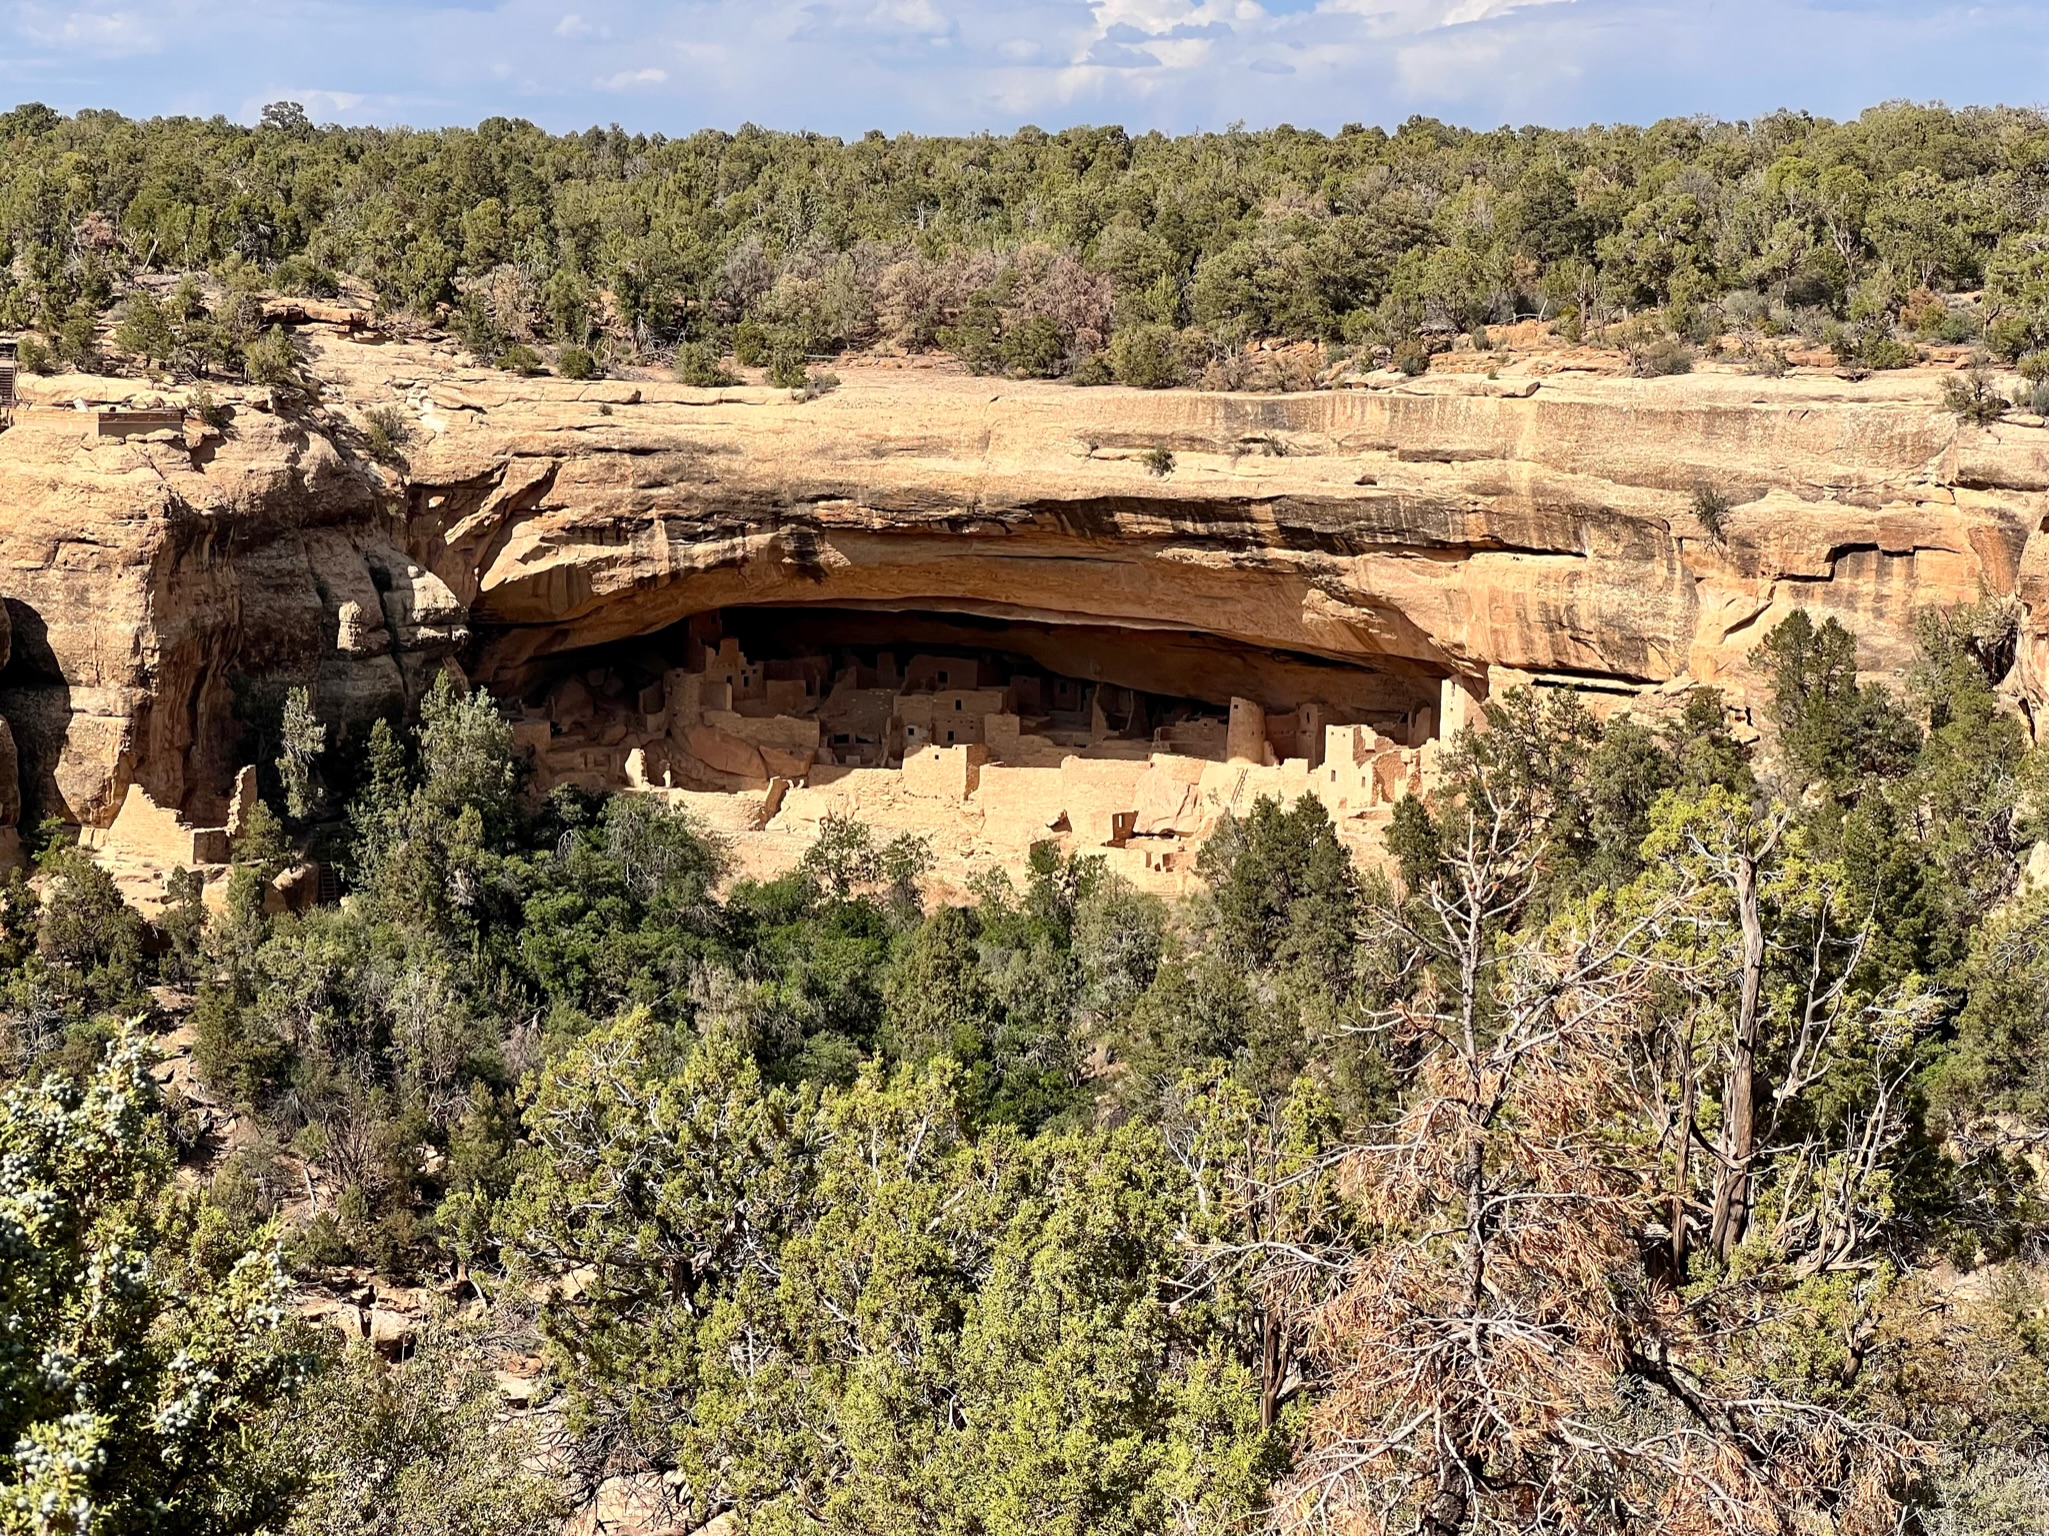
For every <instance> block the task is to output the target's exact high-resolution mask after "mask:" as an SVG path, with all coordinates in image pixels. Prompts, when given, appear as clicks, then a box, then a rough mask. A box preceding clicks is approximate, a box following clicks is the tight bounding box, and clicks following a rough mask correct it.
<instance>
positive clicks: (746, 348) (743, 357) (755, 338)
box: [733, 315, 769, 368]
mask: <svg viewBox="0 0 2049 1536" xmlns="http://www.w3.org/2000/svg"><path fill="white" fill-rule="evenodd" d="M768 351H769V346H768V332H767V331H766V330H764V329H763V328H762V324H761V322H760V321H759V320H756V319H755V318H754V317H753V316H752V315H749V316H748V317H747V318H746V319H744V320H742V321H741V322H740V323H739V324H738V325H736V326H734V327H733V360H734V361H735V362H737V363H738V364H739V365H740V366H741V367H742V368H759V367H760V366H761V365H762V364H763V363H764V362H766V361H767V360H768Z"/></svg>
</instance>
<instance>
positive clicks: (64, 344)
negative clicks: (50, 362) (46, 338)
mask: <svg viewBox="0 0 2049 1536" xmlns="http://www.w3.org/2000/svg"><path fill="white" fill-rule="evenodd" d="M54 341H55V346H56V352H57V360H58V361H59V362H60V363H62V364H63V365H64V366H65V367H67V368H69V369H71V370H72V371H73V372H74V373H92V372H94V371H95V370H96V369H97V368H98V367H99V365H100V331H99V324H98V322H97V321H96V320H95V319H94V318H93V315H92V312H91V311H90V310H74V311H73V312H72V313H71V314H70V315H69V316H68V317H67V318H66V319H65V321H64V323H63V324H62V325H60V326H58V327H57V334H56V336H55V338H54Z"/></svg>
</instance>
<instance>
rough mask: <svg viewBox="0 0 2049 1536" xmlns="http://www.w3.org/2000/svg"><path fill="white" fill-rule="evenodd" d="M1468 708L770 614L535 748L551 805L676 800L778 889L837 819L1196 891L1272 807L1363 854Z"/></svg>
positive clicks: (581, 696)
mask: <svg viewBox="0 0 2049 1536" xmlns="http://www.w3.org/2000/svg"><path fill="white" fill-rule="evenodd" d="M1469 702H1470V701H1469V700H1468V697H1467V695H1466V693H1465V691H1464V690H1463V688H1462V687H1460V686H1459V685H1458V684H1457V683H1456V682H1454V681H1451V680H1446V679H1442V678H1433V677H1429V676H1425V675H1422V674H1420V673H1416V674H1397V673H1390V672H1380V671H1374V670H1369V669H1366V668H1361V667H1357V666H1340V665H1337V664H1334V663H1329V662H1324V661H1320V660H1318V659H1316V658H1309V657H1301V656H1292V655H1286V654H1280V653H1274V652H1268V651H1262V650H1259V649H1257V648H1253V647H1247V646H1243V645H1234V644H1232V643H1231V642H1229V641H1226V640H1222V639H1219V638H1217V637H1212V636H1203V635H1192V634H1189V633H1187V632H1182V631H1172V632H1170V631H1134V630H1117V629H1095V628H1091V627H1090V626H1087V625H1034V624H1023V623H1014V622H1008V621H1003V620H998V619H991V618H978V617H975V616H972V615H958V614H905V613H898V612H888V613H883V612H865V611H861V610H849V609H802V608H763V609H740V610H728V611H725V612H723V613H707V614H700V615H697V616H695V617H693V618H691V619H689V620H687V621H685V622H684V623H682V624H679V625H676V626H674V627H673V628H671V629H669V630H666V631H663V632H661V633H659V634H656V635H651V636H647V637H644V638H642V639H641V640H638V641H635V642H629V643H626V644H621V645H616V646H608V647H603V648H600V649H597V650H593V651H589V652H584V653H580V654H576V655H573V656H570V657H565V658H563V659H562V660H561V662H560V663H559V671H558V672H557V673H556V675H555V676H554V677H553V678H552V679H551V680H548V681H545V682H543V683H542V684H541V685H540V686H538V687H537V688H535V689H534V690H532V691H531V692H530V693H529V694H528V696H527V699H526V703H525V713H524V715H523V717H522V718H521V719H520V720H519V721H518V722H517V724H516V726H515V731H516V733H517V735H518V738H519V740H520V741H521V743H522V744H523V745H524V746H525V747H526V748H527V749H528V750H529V751H530V753H531V755H532V757H533V760H534V764H535V768H536V773H537V778H538V780H539V783H540V785H541V787H543V788H551V787H553V786H555V785H558V784H565V783H569V784H578V785H582V786H584V787H587V788H590V789H617V788H620V787H626V788H630V789H635V790H641V791H646V792H652V793H661V794H664V795H666V796H668V797H670V798H671V799H672V800H676V801H679V802H681V803H685V804H689V805H691V806H692V807H693V808H694V809H697V810H699V811H700V812H701V813H703V814H705V815H707V817H708V818H709V819H710V820H712V821H713V822H714V824H715V825H718V826H719V827H720V829H721V830H722V831H725V832H727V833H728V834H729V835H734V836H736V837H737V838H738V840H739V842H740V845H741V846H740V847H739V849H738V851H739V853H740V855H741V862H742V864H743V866H749V865H758V866H760V868H761V871H762V872H766V871H767V870H768V869H769V868H772V867H774V866H775V865H779V864H781V863H784V862H786V856H787V855H788V853H789V851H790V850H789V848H788V847H787V846H784V845H786V844H787V843H788V842H789V840H790V839H792V838H796V839H800V840H808V838H809V837H810V836H811V835H815V830H816V824H817V822H818V821H819V820H820V819H822V818H823V817H824V816H825V815H826V814H828V813H831V812H835V811H837V812H839V813H841V814H850V815H855V816H858V817H860V818H861V819H862V820H864V821H867V822H869V823H870V824H871V825H873V826H875V827H877V828H878V829H880V830H894V829H899V828H901V829H905V830H913V831H918V832H921V833H923V834H925V835H928V836H931V837H932V838H933V841H934V844H935V853H936V854H938V856H939V860H940V865H941V868H942V873H944V872H945V868H946V866H947V865H948V863H949V862H951V861H953V860H955V859H958V860H960V861H963V862H964V864H965V865H972V864H974V863H976V862H978V861H979V862H987V863H996V864H1002V865H1010V866H1016V865H1018V864H1020V863H1021V861H1022V860H1023V858H1024V857H1025V856H1026V855H1027V853H1028V852H1029V849H1030V848H1031V846H1032V844H1033V843H1036V842H1039V841H1043V840H1047V839H1051V840H1053V841H1055V842H1057V843H1060V844H1063V845H1066V846H1069V847H1072V848H1076V849H1082V850H1087V851H1100V852H1103V853H1104V854H1105V856H1106V857H1109V858H1110V860H1111V862H1112V864H1113V866H1115V867H1118V868H1119V869H1120V870H1122V871H1123V872H1125V873H1127V874H1128V875H1129V876H1130V877H1132V878H1134V879H1136V880H1138V881H1139V883H1141V884H1143V885H1147V886H1151V887H1155V888H1162V887H1165V888H1178V886H1179V885H1180V884H1181V883H1182V882H1183V880H1184V879H1185V877H1186V875H1187V874H1188V873H1189V872H1190V871H1191V870H1192V860H1191V859H1190V858H1189V854H1190V852H1191V851H1192V849H1193V847H1194V846H1195V845H1197V844H1199V843H1200V841H1201V840H1202V838H1203V837H1205V836H1207V835H1208V833H1209V832H1210V831H1211V830H1213V828H1214V826H1215V824H1216V823H1217V821H1218V820H1219V819H1220V818H1221V817H1222V816H1223V815H1224V814H1225V813H1226V812H1235V813H1238V814H1243V813H1244V812H1245V811H1246V810H1248V809H1249V808H1250V806H1251V804H1252V802H1253V800H1254V799H1256V798H1257V796H1258V795H1260V794H1271V795H1275V796H1278V797H1280V798H1282V799H1284V800H1288V801H1292V800H1293V799H1295V798H1296V797H1298V796H1300V795H1301V794H1303V793H1311V794H1315V795H1316V796H1317V797H1318V798H1320V799H1321V800H1323V802H1324V803H1325V805H1326V806H1327V807H1328V808H1329V809H1330V811H1331V814H1332V816H1333V818H1334V819H1335V820H1336V821H1337V822H1338V825H1339V829H1340V833H1341V835H1344V836H1345V838H1346V841H1347V842H1350V843H1353V844H1354V845H1355V846H1357V847H1359V848H1360V849H1361V850H1362V851H1364V850H1366V849H1368V848H1369V846H1370V845H1371V838H1370V833H1371V832H1372V831H1374V830H1375V829H1377V828H1378V827H1379V826H1380V825H1382V824H1384V822H1385V820H1386V818H1387V816H1388V815H1389V814H1390V812H1391V808H1392V805H1393V803H1394V801H1395V800H1398V799H1399V798H1400V797H1401V795H1402V794H1403V793H1405V792H1408V791H1411V790H1421V789H1422V788H1424V787H1425V781H1426V779H1427V778H1428V777H1429V776H1430V774H1431V772H1432V770H1433V768H1434V762H1435V755H1436V740H1437V738H1438V736H1439V735H1440V733H1441V730H1442V728H1443V727H1444V726H1445V723H1446V722H1445V716H1446V714H1447V712H1452V713H1454V714H1456V713H1458V712H1461V711H1463V710H1464V709H1465V708H1467V707H1468V705H1469ZM1456 724H1457V721H1456V720H1454V721H1453V722H1452V727H1453V728H1455V727H1456ZM960 872H962V873H965V872H966V871H965V869H963V870H962V871H960Z"/></svg>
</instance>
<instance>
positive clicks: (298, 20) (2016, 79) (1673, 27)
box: [0, 0, 2049, 135]
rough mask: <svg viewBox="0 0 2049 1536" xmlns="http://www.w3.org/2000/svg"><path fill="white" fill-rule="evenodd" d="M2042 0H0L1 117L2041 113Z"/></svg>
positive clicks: (663, 125) (644, 126)
mask: <svg viewBox="0 0 2049 1536" xmlns="http://www.w3.org/2000/svg"><path fill="white" fill-rule="evenodd" d="M2045 76H2049V6H2045V5H2044V3H2043V0H2021V3H2014V0H1990V3H1984V4H1933V3H1917V0H1688V3H1659V4H1649V3H1638V0H662V3H658V0H446V3H442V4H424V5H423V4H401V3H397V0H264V3H262V4H246V3H242V0H68V3H67V0H0V103H12V102H17V101H27V100H40V101H45V102H48V103H49V104H50V105H52V106H55V107H58V108H61V109H63V110H65V111H73V110H76V109H78V108H80V107H88V106H101V107H113V108H117V109H119V110H121V111H123V112H127V113H130V114H134V115H149V114H153V113H159V112H184V113H195V114H200V115H210V114H213V113H216V112H219V113H225V114H227V115H228V116H230V117H234V118H239V119H242V120H245V121H253V120H254V118H255V115H256V113H257V112H258V110H259V109H260V108H261V106H262V104H263V103H264V102H266V101H274V100H283V99H290V100H296V101H299V102H302V103H304V104H305V106H306V108H307V110H308V112H309V113H310V114H311V115H312V116H313V117H314V119H315V120H316V121H320V122H336V121H338V122H350V123H357V122H375V123H407V124H411V125H413V126H416V127H429V126H436V125H440V124H445V123H473V122H475V121H477V120H478V119H479V118H482V117H487V116H491V115H493V114H503V115H507V116H517V117H526V118H530V119H532V120H533V121H535V122H538V123H540V124H542V125H543V126H545V127H548V128H551V129H558V130H560V129H569V128H581V127H585V126H588V125H590V124H592V123H611V122H617V123H620V124H622V125H624V126H626V127H628V128H632V129H637V130H641V131H647V132H654V131H660V132H663V133H667V134H671V135H677V134H683V133H688V132H690V131H692V130H694V129H696V128H700V127H705V126H715V127H723V128H732V127H737V126H738V125H739V124H740V123H742V122H747V121H753V122H758V123H762V124H764V125H766V126H770V127H777V128H810V129H814V130H817V131H819V132H824V133H838V134H850V135H851V134H858V133H860V132H862V131H864V130H866V129H869V128H880V129H882V130H884V131H885V132H890V133H895V132H898V131H902V130H905V129H909V130H914V131H926V132H957V131H972V130H977V129H985V128H986V129H993V130H997V131H1008V130H1010V129H1013V128H1015V127H1017V126H1019V125H1020V124H1023V123H1028V122H1029V123H1037V124H1038V125H1040V126H1041V127H1045V128H1058V127H1062V126H1066V125H1068V124H1072V123H1078V122H1092V123H1108V122H1118V123H1122V124H1124V125H1125V126H1126V127H1128V128H1131V129H1133V130H1134V131H1136V130H1142V129H1146V128H1155V127H1157V128H1162V129H1166V130H1169V131H1177V132H1178V131H1185V130H1187V129H1190V128H1196V127H1202V128H1221V127H1223V126H1225V125H1226V124H1228V123H1230V122H1232V121H1234V120H1243V121H1244V122H1246V123H1248V124H1252V125H1255V126H1264V125H1268V124H1272V123H1277V122H1292V123H1295V124H1297V125H1299V126H1303V127H1314V128H1323V129H1334V128H1336V127H1338V126H1339V125H1340V124H1343V123H1346V122H1362V123H1380V124H1384V125H1388V126H1392V125H1394V124H1396V123H1398V122H1400V121H1401V120H1402V119H1403V118H1405V117H1407V116H1409V115H1410V114H1411V113H1417V112H1422V113H1429V114H1433V115H1435V116H1439V117H1444V118H1447V119H1450V120H1452V121H1455V122H1460V123H1465V124H1469V125H1472V126H1476V127H1492V126H1496V125H1498V124H1501V123H1514V124H1522V123H1547V124H1555V125H1566V124H1577V123H1586V122H1616V121H1637V122H1643V121H1649V120H1651V119H1654V118H1657V117H1662V116H1669V115H1684V114H1689V113H1695V112H1707V113H1712V114H1715V115H1718V116H1722V117H1749V116H1754V115H1757V114H1759V113H1762V112H1766V111H1769V110H1771V109H1772V108H1774V107H1778V106H1797V107H1802V108H1805V109H1807V110H1810V111H1814V112H1818V113H1822V114H1825V115H1828V116H1836V117H1841V116H1849V115H1853V114H1854V113H1855V112H1857V111H1858V110H1859V109H1860V108H1862V107H1865V106H1868V105H1871V104H1872V103H1875V102H1878V101H1883V100H1887V99H1889V98H1895V97H1911V98H1914V99H1916V100H1943V101H1947V102H1949V103H1951V104H1952V105H1964V104H1968V103H1982V104H1991V103H1999V102H2004V103H2009V104H2039V103H2040V102H2042V101H2043V99H2044V97H2045V94H2049V78H2045Z"/></svg>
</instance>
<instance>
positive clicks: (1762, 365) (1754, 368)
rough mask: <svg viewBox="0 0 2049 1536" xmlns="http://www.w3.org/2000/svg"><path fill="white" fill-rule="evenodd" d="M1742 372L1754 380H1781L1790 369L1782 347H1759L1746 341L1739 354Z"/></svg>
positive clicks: (1790, 365)
mask: <svg viewBox="0 0 2049 1536" xmlns="http://www.w3.org/2000/svg"><path fill="white" fill-rule="evenodd" d="M1741 356H1742V360H1743V371H1744V372H1745V373H1747V374H1750V375H1751V376H1752V377H1754V378H1760V379H1782V378H1784V377H1785V376H1786V374H1787V372H1788V371H1789V370H1790V369H1791V367H1792V364H1790V363H1788V362H1787V361H1786V349H1785V348H1784V347H1771V346H1759V345H1756V344H1755V343H1752V342H1749V341H1746V342H1744V343H1743V350H1742V353H1741Z"/></svg>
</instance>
